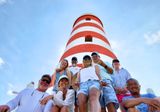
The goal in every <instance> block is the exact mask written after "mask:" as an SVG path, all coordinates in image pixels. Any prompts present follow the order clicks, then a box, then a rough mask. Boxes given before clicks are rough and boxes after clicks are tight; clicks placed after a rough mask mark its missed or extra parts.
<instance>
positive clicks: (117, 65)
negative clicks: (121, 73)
mask: <svg viewBox="0 0 160 112" xmlns="http://www.w3.org/2000/svg"><path fill="white" fill-rule="evenodd" d="M112 65H113V68H114V69H115V70H119V69H120V63H119V62H114V63H112Z"/></svg>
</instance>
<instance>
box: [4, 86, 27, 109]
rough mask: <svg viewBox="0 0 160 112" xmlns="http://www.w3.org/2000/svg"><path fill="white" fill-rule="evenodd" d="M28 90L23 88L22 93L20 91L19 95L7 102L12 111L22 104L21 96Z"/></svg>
mask: <svg viewBox="0 0 160 112" xmlns="http://www.w3.org/2000/svg"><path fill="white" fill-rule="evenodd" d="M26 91H27V89H24V90H22V91H21V92H20V93H18V95H17V96H16V97H15V98H14V99H12V100H10V101H9V102H8V103H7V106H8V107H9V110H10V111H12V110H14V109H15V108H16V107H17V106H19V105H20V102H21V98H22V96H23V94H25V92H26Z"/></svg>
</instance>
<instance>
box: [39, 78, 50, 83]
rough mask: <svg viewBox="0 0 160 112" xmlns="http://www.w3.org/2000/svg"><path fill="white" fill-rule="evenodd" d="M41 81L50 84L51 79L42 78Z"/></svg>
mask: <svg viewBox="0 0 160 112" xmlns="http://www.w3.org/2000/svg"><path fill="white" fill-rule="evenodd" d="M41 81H43V82H46V83H47V84H50V82H51V81H49V80H47V79H41Z"/></svg>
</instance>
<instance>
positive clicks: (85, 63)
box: [83, 59, 92, 68]
mask: <svg viewBox="0 0 160 112" xmlns="http://www.w3.org/2000/svg"><path fill="white" fill-rule="evenodd" d="M91 65H92V60H89V59H85V60H83V66H84V68H86V67H89V66H91Z"/></svg>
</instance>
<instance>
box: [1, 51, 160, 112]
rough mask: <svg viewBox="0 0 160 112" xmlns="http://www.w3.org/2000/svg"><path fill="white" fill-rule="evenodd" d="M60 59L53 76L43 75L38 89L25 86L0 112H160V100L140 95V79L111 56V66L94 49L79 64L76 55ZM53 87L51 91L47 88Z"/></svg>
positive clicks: (148, 95) (152, 95)
mask: <svg viewBox="0 0 160 112" xmlns="http://www.w3.org/2000/svg"><path fill="white" fill-rule="evenodd" d="M71 63H72V65H71V66H69V64H68V60H66V59H63V60H62V61H61V63H60V66H59V67H58V68H57V69H56V70H55V72H54V74H53V75H52V77H51V76H50V75H48V74H45V75H43V76H42V77H41V79H40V80H39V84H38V88H37V89H33V88H26V89H24V90H22V91H21V92H20V93H18V95H17V96H16V97H15V98H14V99H12V100H11V101H9V102H8V103H7V104H6V105H1V106H0V112H7V111H12V110H14V109H15V108H17V112H87V111H90V112H106V111H108V112H116V111H117V109H118V108H119V107H120V109H121V111H122V112H160V99H159V98H158V97H156V96H155V95H154V94H140V84H139V82H138V81H137V80H136V79H134V78H132V77H131V75H130V74H129V72H128V71H127V70H126V69H124V68H121V67H120V62H119V60H118V59H113V61H112V67H111V66H110V65H109V63H106V62H104V61H103V60H101V58H100V56H99V54H98V53H97V52H93V53H92V54H91V56H89V55H85V56H84V57H83V62H82V63H83V64H82V66H81V67H79V66H77V63H78V60H77V58H76V57H72V59H71ZM51 86H53V93H51V94H48V93H47V92H46V90H47V89H48V88H49V87H51Z"/></svg>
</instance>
